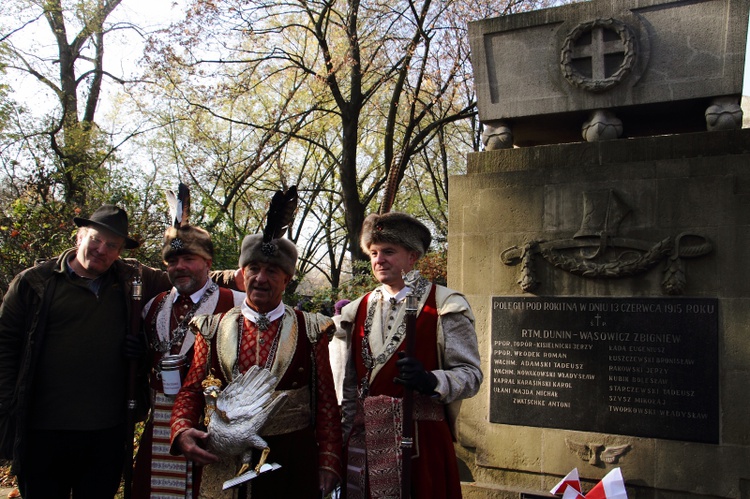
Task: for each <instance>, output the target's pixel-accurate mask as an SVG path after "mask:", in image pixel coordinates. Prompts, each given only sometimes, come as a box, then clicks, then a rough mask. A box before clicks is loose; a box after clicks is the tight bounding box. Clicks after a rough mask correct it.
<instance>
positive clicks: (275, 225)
mask: <svg viewBox="0 0 750 499" xmlns="http://www.w3.org/2000/svg"><path fill="white" fill-rule="evenodd" d="M296 209H297V186H295V185H293V186H291V187H290V188H289V189H287V191H286V192H282V191H276V194H274V196H273V198H272V199H271V205H270V206H269V208H268V213H267V214H266V227H265V229H263V233H262V234H252V235H249V236H245V239H243V240H242V248H241V249H240V262H239V263H240V268H244V267H245V266H246V265H247V264H249V263H251V262H261V263H271V264H274V265H278V266H279V267H280V268H281V269H282V270H283V271H284V272H286V273H287V274H289V275H290V276H293V275H294V272H295V269H296V268H297V246H295V245H294V243H293V242H292V241H290V240H289V239H286V238H284V232H286V230H287V229H288V228H289V226H290V225H291V224H292V222H293V221H294V212H295V210H296Z"/></svg>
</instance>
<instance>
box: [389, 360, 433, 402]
mask: <svg viewBox="0 0 750 499" xmlns="http://www.w3.org/2000/svg"><path fill="white" fill-rule="evenodd" d="M396 366H397V367H398V377H397V378H393V382H394V383H398V384H400V385H404V386H405V387H406V388H411V389H412V390H416V391H418V392H419V393H421V394H423V395H433V394H434V393H435V387H436V386H437V384H438V380H437V377H436V376H435V375H434V374H432V373H431V372H428V371H425V369H424V365H423V364H422V362H421V361H420V360H419V359H416V358H414V357H406V354H405V353H404V352H398V360H397V361H396Z"/></svg>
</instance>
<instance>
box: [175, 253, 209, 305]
mask: <svg viewBox="0 0 750 499" xmlns="http://www.w3.org/2000/svg"><path fill="white" fill-rule="evenodd" d="M210 268H211V260H208V259H206V258H203V257H202V256H199V255H193V254H189V253H187V254H183V255H175V256H170V257H169V258H167V274H169V280H170V281H171V282H172V285H173V286H174V287H175V288H176V289H177V291H178V292H179V293H180V294H182V295H192V294H193V293H195V292H196V291H198V290H199V289H201V288H202V287H203V286H205V284H206V281H207V280H208V270H209V269H210Z"/></svg>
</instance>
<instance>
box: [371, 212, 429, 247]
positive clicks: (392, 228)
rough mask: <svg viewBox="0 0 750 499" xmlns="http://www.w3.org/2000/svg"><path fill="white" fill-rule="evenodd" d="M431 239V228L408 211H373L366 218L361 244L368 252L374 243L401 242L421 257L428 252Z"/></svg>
mask: <svg viewBox="0 0 750 499" xmlns="http://www.w3.org/2000/svg"><path fill="white" fill-rule="evenodd" d="M431 241H432V235H431V234H430V230H429V229H428V228H427V227H425V225H424V224H423V223H422V222H420V221H419V220H417V219H416V218H414V217H412V216H411V215H407V214H406V213H400V212H397V211H391V212H389V213H384V214H383V215H378V214H375V213H373V214H372V215H368V216H367V218H365V221H364V223H363V224H362V235H361V236H360V238H359V245H360V246H361V247H362V250H363V251H364V252H365V253H367V252H368V251H369V250H370V245H371V244H373V243H391V244H399V245H401V246H403V247H405V248H407V249H410V250H413V251H416V252H417V253H419V256H420V257H421V256H422V255H424V254H425V253H427V250H428V249H429V247H430V242H431Z"/></svg>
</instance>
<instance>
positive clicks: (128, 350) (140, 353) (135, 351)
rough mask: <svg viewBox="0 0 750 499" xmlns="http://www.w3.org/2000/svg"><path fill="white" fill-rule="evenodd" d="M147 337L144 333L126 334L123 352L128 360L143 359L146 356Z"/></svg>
mask: <svg viewBox="0 0 750 499" xmlns="http://www.w3.org/2000/svg"><path fill="white" fill-rule="evenodd" d="M147 350H148V347H147V346H146V337H145V336H144V335H143V334H137V335H133V334H126V335H125V342H124V344H123V354H124V355H125V358H126V359H128V360H137V361H141V360H143V359H144V358H145V357H146V351H147Z"/></svg>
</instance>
